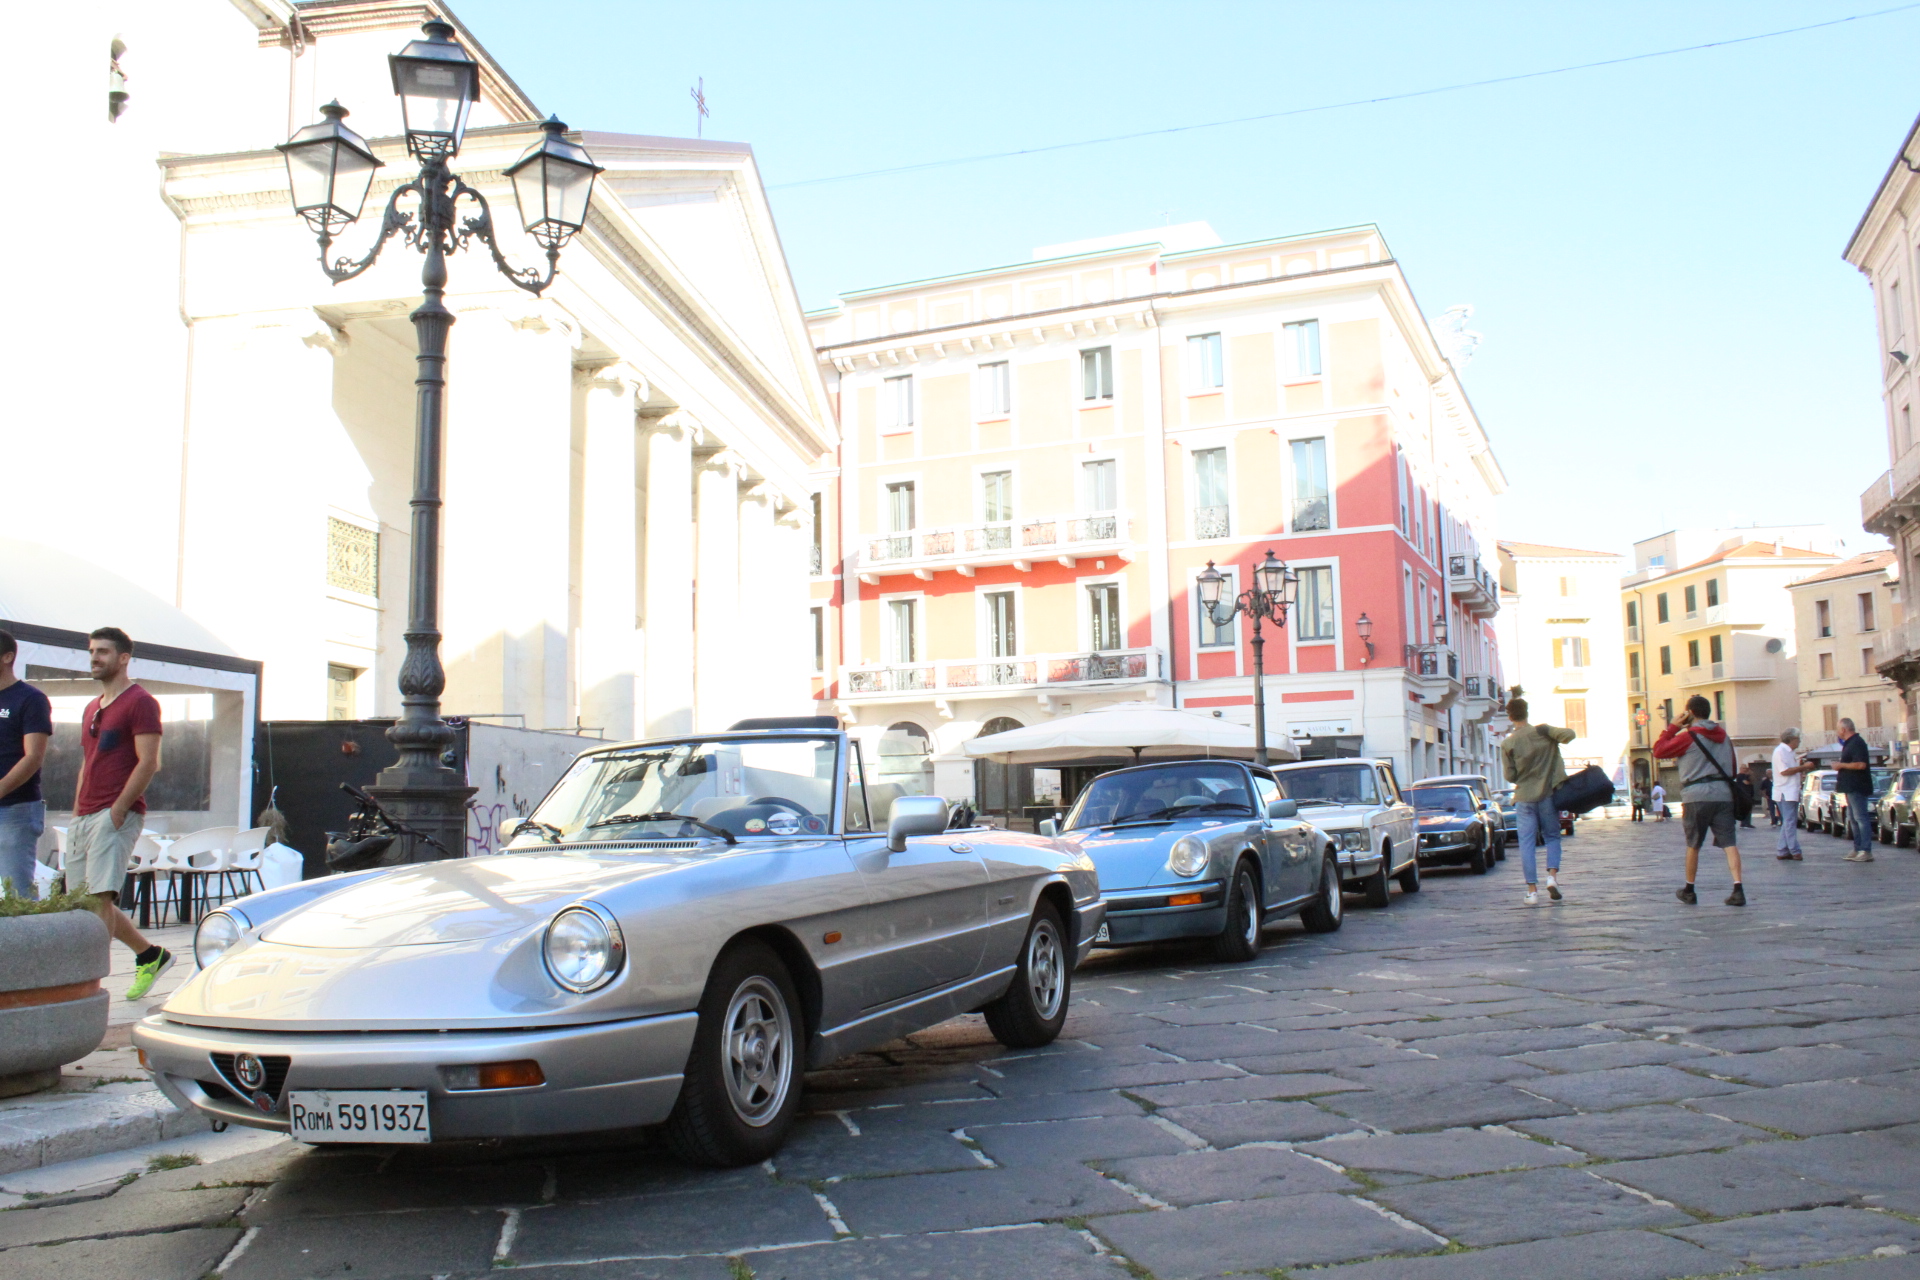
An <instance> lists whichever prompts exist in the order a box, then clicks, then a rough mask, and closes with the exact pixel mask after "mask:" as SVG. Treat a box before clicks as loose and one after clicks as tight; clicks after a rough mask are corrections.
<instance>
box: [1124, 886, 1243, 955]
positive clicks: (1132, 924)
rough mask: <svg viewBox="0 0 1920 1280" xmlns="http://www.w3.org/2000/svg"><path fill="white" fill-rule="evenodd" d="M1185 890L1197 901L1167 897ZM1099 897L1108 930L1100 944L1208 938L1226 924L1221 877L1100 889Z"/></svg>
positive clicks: (1225, 888)
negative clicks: (1171, 900) (1173, 900)
mask: <svg viewBox="0 0 1920 1280" xmlns="http://www.w3.org/2000/svg"><path fill="white" fill-rule="evenodd" d="M1188 894H1198V895H1200V901H1199V902H1197V903H1187V904H1182V905H1180V906H1174V905H1172V904H1170V903H1169V902H1168V901H1167V900H1168V899H1169V898H1173V897H1185V896H1187V895H1188ZM1101 901H1102V903H1103V904H1104V905H1105V907H1106V911H1107V918H1106V923H1107V934H1108V936H1107V938H1106V939H1105V940H1104V941H1103V942H1101V944H1100V945H1101V946H1110V947H1125V946H1132V945H1134V944H1136V943H1141V942H1166V941H1168V940H1169V939H1173V938H1212V937H1216V936H1218V935H1219V933H1220V931H1221V930H1222V929H1225V928H1226V927H1227V886H1226V882H1225V881H1223V880H1203V881H1201V882H1199V883H1198V884H1180V885H1159V886H1156V887H1154V888H1151V889H1116V890H1113V891H1112V892H1107V893H1102V895H1101Z"/></svg>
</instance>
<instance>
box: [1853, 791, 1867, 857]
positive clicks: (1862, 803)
mask: <svg viewBox="0 0 1920 1280" xmlns="http://www.w3.org/2000/svg"><path fill="white" fill-rule="evenodd" d="M1847 827H1848V829H1849V830H1851V831H1852V832H1853V848H1854V851H1855V852H1856V853H1872V852H1873V797H1872V796H1862V795H1849V796H1848V797H1847Z"/></svg>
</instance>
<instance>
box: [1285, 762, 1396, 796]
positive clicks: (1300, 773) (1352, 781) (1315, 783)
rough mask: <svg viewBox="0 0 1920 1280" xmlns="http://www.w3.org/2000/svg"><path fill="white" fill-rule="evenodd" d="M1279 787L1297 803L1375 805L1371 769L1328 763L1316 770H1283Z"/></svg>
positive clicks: (1366, 766) (1355, 765)
mask: <svg viewBox="0 0 1920 1280" xmlns="http://www.w3.org/2000/svg"><path fill="white" fill-rule="evenodd" d="M1277 776H1278V777H1279V779H1280V789H1281V790H1282V791H1284V792H1286V794H1287V797H1288V799H1291V800H1294V801H1296V802H1298V803H1300V804H1375V803H1377V801H1376V800H1375V798H1374V795H1375V793H1374V789H1373V768H1372V766H1370V765H1364V764H1330V765H1322V766H1320V767H1319V768H1315V769H1284V770H1282V771H1281V772H1280V773H1279V774H1278V775H1277Z"/></svg>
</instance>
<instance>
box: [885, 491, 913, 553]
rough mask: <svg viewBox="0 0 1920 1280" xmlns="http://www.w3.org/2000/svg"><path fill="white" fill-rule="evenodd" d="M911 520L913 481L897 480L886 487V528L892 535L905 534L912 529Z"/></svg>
mask: <svg viewBox="0 0 1920 1280" xmlns="http://www.w3.org/2000/svg"><path fill="white" fill-rule="evenodd" d="M913 520H914V511H913V481H911V480H899V481H896V482H894V483H893V484H890V485H888V486H887V528H888V529H889V530H891V531H892V532H894V533H906V532H908V531H909V530H911V529H912V528H913V527H914V524H913ZM903 554H904V553H903Z"/></svg>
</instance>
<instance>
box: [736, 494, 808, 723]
mask: <svg viewBox="0 0 1920 1280" xmlns="http://www.w3.org/2000/svg"><path fill="white" fill-rule="evenodd" d="M777 501H778V495H777V494H776V493H775V492H774V490H773V487H772V486H771V485H767V484H753V485H749V486H748V487H747V488H746V489H744V490H743V491H742V492H741V494H740V560H739V569H738V571H737V576H736V578H735V581H736V582H738V583H739V584H740V585H739V588H738V590H739V596H738V597H737V598H751V599H752V600H754V601H755V602H756V603H755V605H754V608H753V612H752V614H751V616H748V617H743V618H742V619H741V621H742V623H744V624H745V625H744V628H743V630H742V631H741V632H740V633H739V635H740V639H741V641H742V643H741V645H740V649H741V653H742V656H743V657H745V658H746V662H745V664H744V665H743V667H742V671H741V679H740V680H738V681H736V682H735V683H734V687H733V698H734V702H733V707H734V711H735V713H736V715H735V718H736V719H737V718H739V717H740V716H781V715H794V714H797V712H796V711H795V707H794V700H793V695H794V688H793V684H792V671H793V664H792V662H791V661H790V657H791V655H790V654H789V653H788V649H790V648H791V647H792V643H793V630H794V626H793V611H792V609H791V607H790V605H791V602H792V598H793V586H794V581H795V577H794V574H795V569H796V567H797V566H795V565H794V564H793V563H791V562H790V561H789V560H788V558H787V557H786V556H785V555H784V554H782V553H783V551H784V550H785V547H784V544H783V542H782V539H781V532H782V531H781V530H780V528H779V526H778V525H777V523H776V512H775V506H776V504H777ZM801 572H802V573H804V570H801ZM799 581H801V582H802V583H804V582H805V581H806V579H805V578H804V577H802V578H801V579H799ZM729 723H731V722H729Z"/></svg>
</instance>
